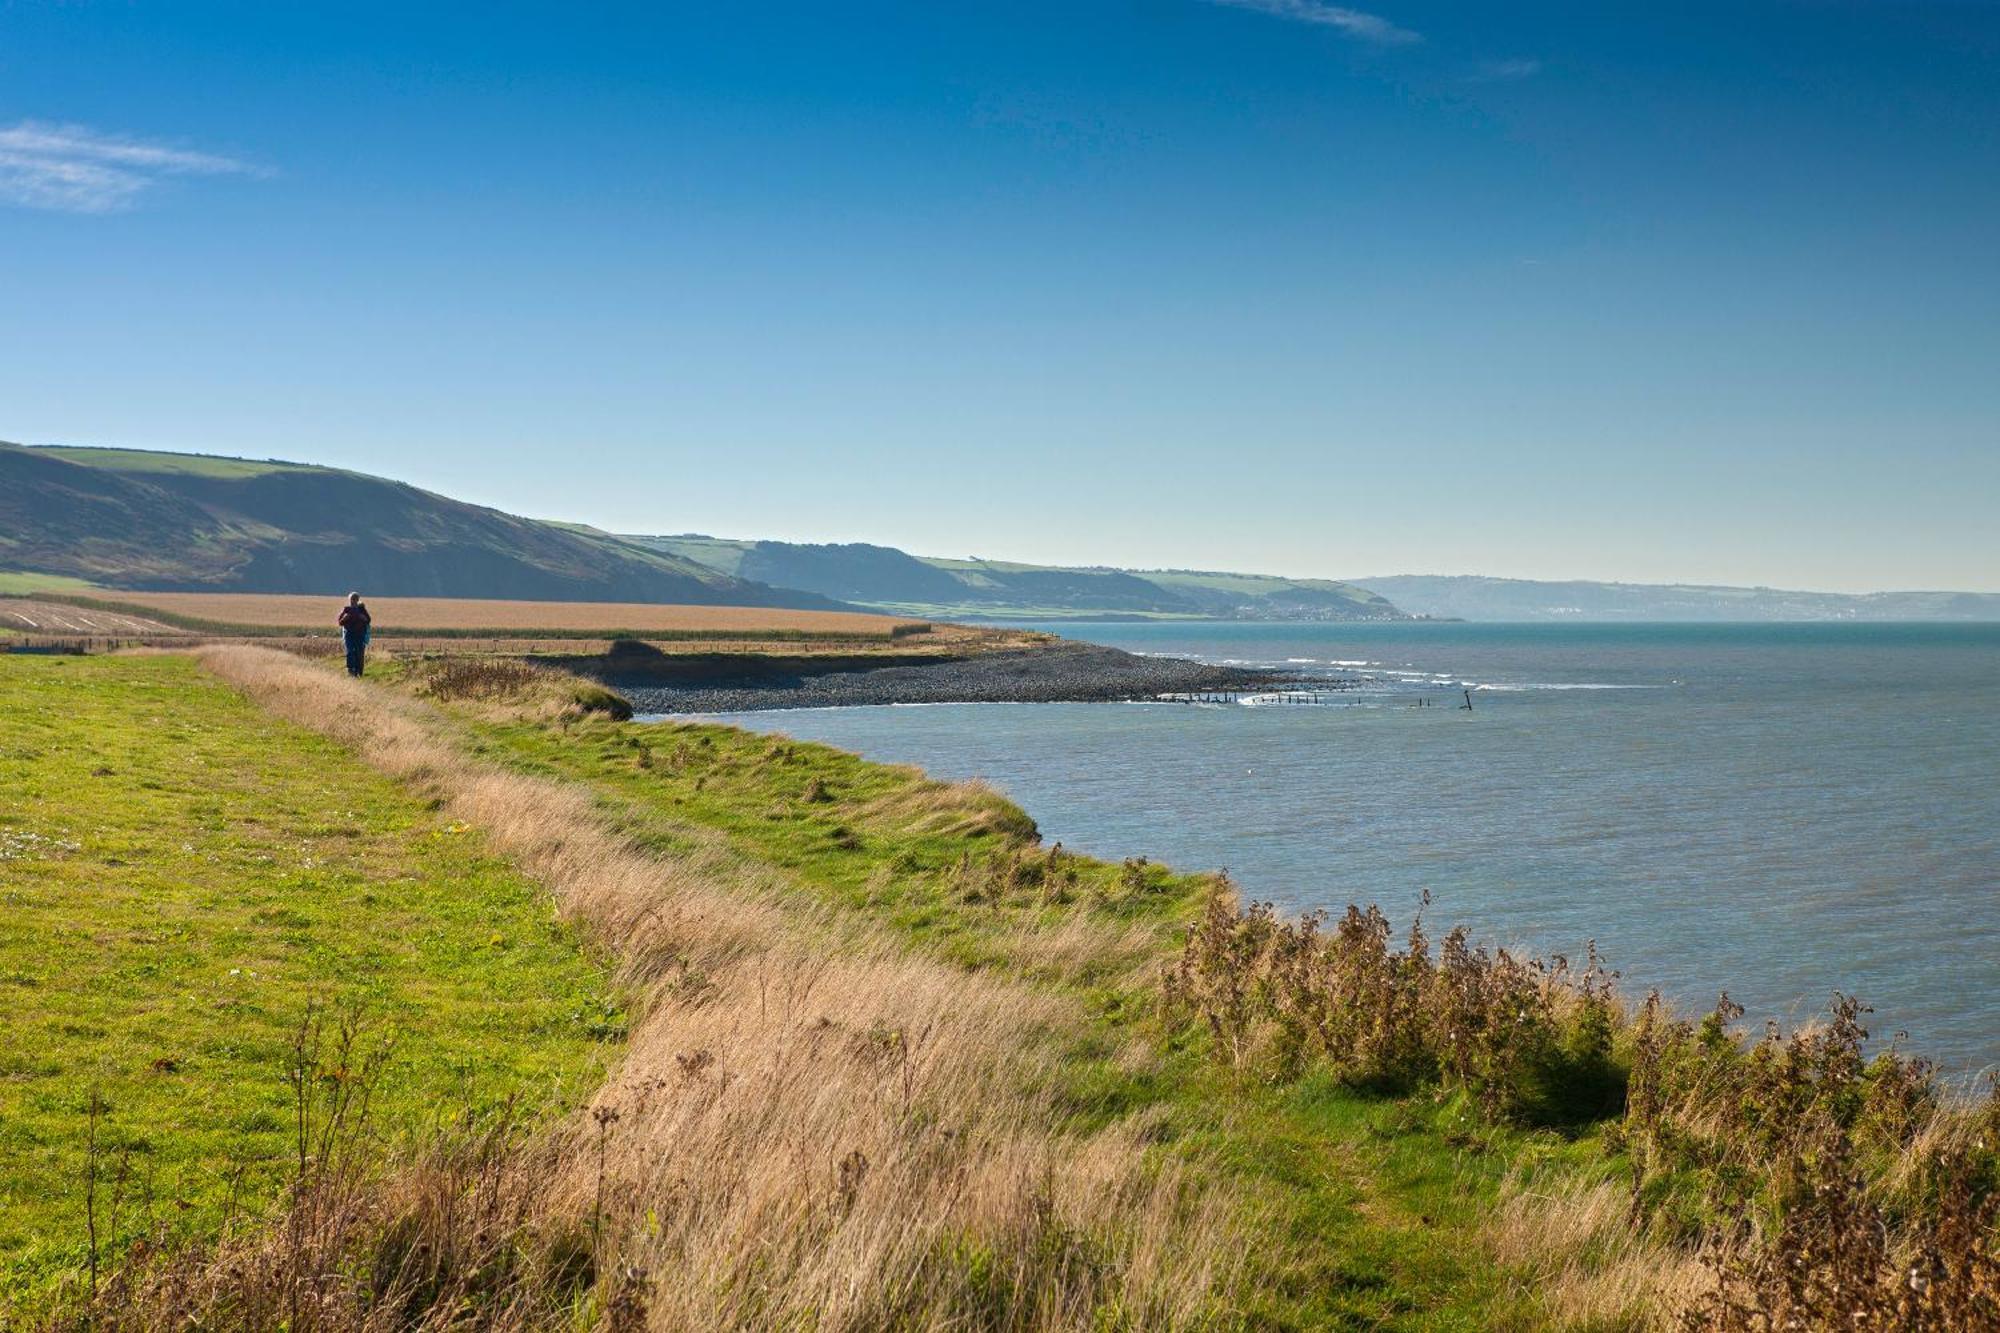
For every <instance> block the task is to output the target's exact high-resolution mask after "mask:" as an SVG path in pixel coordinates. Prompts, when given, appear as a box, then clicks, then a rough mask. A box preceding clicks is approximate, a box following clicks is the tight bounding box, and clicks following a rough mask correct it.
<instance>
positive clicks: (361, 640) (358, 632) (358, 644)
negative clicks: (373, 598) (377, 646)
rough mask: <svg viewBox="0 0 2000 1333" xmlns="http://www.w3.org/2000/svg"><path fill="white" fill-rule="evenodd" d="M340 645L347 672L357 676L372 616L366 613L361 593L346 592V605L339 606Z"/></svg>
mask: <svg viewBox="0 0 2000 1333" xmlns="http://www.w3.org/2000/svg"><path fill="white" fill-rule="evenodd" d="M337 623H338V624H339V626H340V646H341V647H343V648H345V649H346V650H347V674H348V675H350V676H359V675H360V674H361V668H362V666H363V665H364V663H363V660H362V659H364V658H365V657H366V656H367V655H368V627H369V625H371V624H373V623H374V617H373V616H371V615H369V614H368V607H367V606H366V605H365V604H364V603H363V602H362V600H361V594H360V593H358V592H351V593H349V594H347V605H346V606H343V607H341V608H340V619H339V621H338V622H337Z"/></svg>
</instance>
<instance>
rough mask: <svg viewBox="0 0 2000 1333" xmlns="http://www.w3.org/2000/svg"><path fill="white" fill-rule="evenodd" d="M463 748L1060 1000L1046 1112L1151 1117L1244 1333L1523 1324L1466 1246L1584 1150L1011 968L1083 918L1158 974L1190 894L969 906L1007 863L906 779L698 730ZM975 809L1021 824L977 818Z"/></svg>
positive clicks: (1141, 892) (525, 737)
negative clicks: (1211, 1037) (1241, 1280)
mask: <svg viewBox="0 0 2000 1333" xmlns="http://www.w3.org/2000/svg"><path fill="white" fill-rule="evenodd" d="M472 735H473V736H474V737H475V738H476V739H475V744H477V745H478V747H479V748H480V749H481V750H482V752H483V753H484V755H485V756H486V757H487V758H489V759H492V760H497V761H499V762H502V763H505V764H508V765H510V766H513V767H516V768H518V769H521V770H523V771H528V772H533V773H537V774H540V775H543V776H548V777H553V778H557V779H561V780H566V781H573V782H580V783H583V784H585V785H586V786H588V787H590V788H591V789H593V790H594V791H596V792H597V793H598V794H599V795H600V797H601V799H602V800H603V801H604V802H605V803H606V805H607V808H609V809H610V810H612V811H613V812H615V814H616V815H617V817H618V818H619V819H620V820H621V821H622V822H623V823H624V824H625V825H626V826H627V827H628V828H629V829H630V831H631V832H632V833H633V834H634V835H636V836H637V837H639V838H640V839H641V841H642V842H646V843H650V844H651V845H653V846H656V847H658V848H660V849H661V850H665V851H671V850H673V849H675V848H677V847H685V846H688V845H690V844H691V843H693V842H696V841H698V840H705V839H712V838H713V837H715V836H718V835H719V836H721V837H722V838H723V839H725V840H726V842H727V844H728V845H729V846H730V847H731V848H732V849H733V850H735V851H736V852H737V853H738V854H740V855H741V856H743V857H745V858H746V859H750V860H754V861H758V862H762V863H764V864H769V865H774V866H778V867H781V868H782V869H783V870H784V871H785V872H786V875H787V878H788V879H789V880H790V882H791V883H793V884H794V885H796V886H797V889H796V891H797V892H799V893H800V894H802V895H804V896H807V897H810V898H812V899H815V900H818V901H820V902H831V903H834V904H837V905H839V906H841V907H844V908H847V909H850V910H853V911H855V912H858V913H863V914H865V915H866V916H867V917H869V918H870V919H871V920H874V921H876V922H879V923H883V924H885V925H887V926H888V927H889V928H890V929H891V930H893V931H894V932H896V933H898V934H900V935H901V936H902V937H903V938H904V939H905V940H907V941H908V942H909V943H910V944H911V945H912V946H913V947H916V948H919V949H922V950H925V951H927V952H930V953H933V954H935V955H937V956H939V957H942V958H945V959H947V960H949V961H952V962H954V963H956V964H958V965H960V966H962V967H965V968H967V969H974V970H985V969H996V970H1000V971H1003V972H1008V973H1011V974H1014V975H1019V976H1024V977H1027V978H1029V979H1031V980H1033V981H1035V982H1037V983H1038V984H1043V985H1049V986H1054V987H1058V988H1061V989H1063V990H1065V991H1068V992H1070V993H1072V994H1074V995H1076V996H1077V997H1078V998H1080V999H1081V1000H1082V1001H1083V1002H1084V1003H1085V1005H1086V1006H1087V1008H1088V1011H1089V1013H1090V1014H1091V1019H1090V1022H1089V1025H1088V1027H1087V1028H1085V1029H1084V1030H1081V1031H1078V1032H1075V1033H1072V1034H1069V1035H1068V1037H1066V1038H1065V1039H1064V1040H1065V1041H1066V1045H1065V1046H1064V1047H1063V1055H1064V1058H1063V1060H1062V1061H1061V1063H1060V1064H1059V1066H1058V1072H1057V1074H1056V1075H1055V1077H1056V1078H1057V1079H1058V1081H1059V1083H1058V1088H1057V1090H1058V1092H1059V1093H1060V1100H1061V1103H1062V1104H1063V1105H1065V1106H1067V1107H1068V1108H1070V1110H1071V1113H1072V1114H1073V1115H1074V1116H1075V1117H1076V1120H1077V1122H1078V1124H1079V1125H1080V1126H1082V1125H1088V1124H1093V1123H1099V1122H1102V1121H1104V1120H1106V1119H1109V1118H1112V1117H1114V1116H1119V1115H1126V1114H1130V1113H1132V1112H1135V1111H1139V1110H1142V1109H1144V1110H1149V1111H1150V1112H1151V1113H1152V1114H1154V1115H1155V1116H1157V1117H1159V1119H1160V1124H1161V1129H1160V1132H1159V1137H1160V1138H1161V1140H1162V1143H1163V1146H1162V1148H1161V1149H1160V1151H1162V1152H1167V1153H1176V1154H1180V1155H1183V1156H1185V1157H1186V1158H1187V1160H1189V1161H1190V1162H1194V1163H1199V1164H1205V1165H1203V1166H1202V1167H1201V1169H1208V1170H1214V1171H1216V1172H1217V1173H1219V1175H1220V1176H1221V1177H1223V1178H1224V1180H1225V1182H1226V1184H1227V1185H1228V1186H1229V1188H1231V1189H1232V1190H1233V1191H1234V1192H1236V1193H1237V1194H1238V1195H1240V1196H1242V1197H1244V1198H1246V1199H1247V1200H1249V1201H1250V1204H1251V1206H1252V1207H1253V1209H1254V1210H1255V1211H1256V1213H1257V1215H1258V1217H1259V1221H1258V1224H1257V1239H1258V1242H1259V1243H1258V1246H1257V1250H1256V1253H1255V1254H1253V1255H1252V1256H1250V1263H1251V1267H1252V1280H1251V1281H1250V1282H1248V1283H1247V1284H1246V1291H1247V1292H1248V1293H1249V1297H1248V1299H1249V1300H1250V1307H1249V1309H1248V1310H1247V1312H1246V1313H1247V1314H1248V1315H1249V1317H1250V1319H1251V1326H1252V1327H1258V1328H1284V1329H1321V1328H1356V1329H1361V1328H1369V1329H1375V1328H1395V1329H1475V1328H1489V1327H1495V1326H1508V1325H1510V1324H1513V1325H1524V1324H1525V1323H1526V1322H1527V1316H1526V1315H1525V1314H1523V1313H1522V1309H1521V1306H1520V1301H1519V1298H1518V1297H1516V1296H1513V1295H1510V1294H1509V1290H1508V1275H1507V1274H1506V1273H1505V1272H1503V1271H1502V1270H1501V1269H1500V1268H1499V1267H1498V1266H1497V1265H1496V1264H1494V1263H1493V1262H1492V1261H1491V1260H1490V1259H1489V1258H1488V1257H1487V1256H1486V1254H1485V1253H1484V1251H1483V1249H1482V1247H1481V1244H1480V1243H1479V1241H1478V1239H1477V1235H1476V1233H1477V1230H1478V1228H1479V1226H1480V1225H1481V1222H1482V1219H1483V1218H1484V1217H1485V1216H1486V1215H1487V1213H1488V1212H1489V1210H1490V1208H1491V1206H1492V1205H1493V1203H1494V1202H1495V1200H1496V1199H1497V1197H1498V1194H1499V1188H1500V1182H1501V1180H1502V1178H1503V1177H1504V1176H1505V1174H1506V1173H1507V1171H1508V1170H1509V1169H1510V1168H1512V1167H1515V1166H1518V1165H1520V1164H1523V1163H1526V1162H1530V1161H1536V1162H1540V1161H1545V1160H1550V1159H1554V1160H1557V1161H1571V1162H1574V1163H1575V1164H1577V1165H1578V1167H1579V1169H1582V1168H1584V1167H1586V1166H1587V1165H1588V1164H1589V1163H1593V1162H1596V1161H1599V1160H1601V1157H1602V1153H1601V1150H1600V1149H1599V1148H1598V1147H1597V1146H1596V1144H1595V1142H1594V1140H1592V1139H1591V1138H1589V1137H1588V1136H1585V1137H1584V1138H1582V1139H1578V1140H1570V1139H1565V1138H1563V1137H1561V1136H1559V1135H1556V1134H1553V1133H1547V1132H1530V1131H1523V1130H1513V1129H1494V1128H1490V1127H1487V1126H1484V1125H1482V1124H1481V1123H1480V1122H1479V1119H1478V1117H1477V1116H1476V1114H1475V1113H1474V1111H1473V1109H1472V1108H1471V1107H1470V1106H1469V1105H1467V1104H1466V1103H1465V1102H1464V1101H1463V1099H1462V1098H1458V1097H1448V1098H1443V1099H1435V1098H1433V1097H1432V1096H1431V1095H1430V1094H1429V1093H1428V1092H1426V1093H1424V1094H1422V1095H1420V1096H1418V1097H1415V1098H1411V1099H1393V1098H1386V1097H1378V1096H1372V1095H1369V1094H1366V1093H1362V1092H1358V1091H1355V1090H1352V1089H1349V1088H1346V1087H1344V1086H1342V1085H1339V1084H1337V1083H1335V1082H1332V1081H1330V1080H1327V1079H1324V1078H1308V1079H1306V1080H1303V1081H1301V1082H1298V1083H1295V1084H1290V1085H1284V1086H1274V1085H1271V1084H1268V1083H1265V1082H1263V1081H1261V1080H1258V1079H1256V1078H1251V1077H1238V1076H1236V1075H1234V1074H1231V1073H1229V1072H1228V1071H1225V1070H1223V1069H1220V1068H1219V1067H1218V1066H1217V1065H1216V1064H1215V1062H1214V1061H1213V1060H1212V1059H1210V1058H1209V1055H1208V1053H1207V1048H1206V1042H1205V1041H1204V1040H1203V1039H1201V1038H1200V1037H1199V1035H1198V1034H1193V1033H1189V1032H1185V1031H1182V1032H1176V1031H1170V1030H1168V1029H1166V1028H1165V1027H1163V1025H1162V1024H1161V1022H1160V1019H1159V1017H1158V1010H1157V1005H1156V1003H1155V1001H1154V991H1153V987H1152V984H1151V982H1150V980H1147V981H1142V982H1141V983H1140V984H1138V985H1136V986H1131V987H1126V986H1123V985H1120V984H1117V983H1115V982H1114V980H1113V979H1114V978H1115V977H1117V976H1118V975H1120V973H1122V972H1123V970H1124V969H1123V967H1122V966H1120V965H1119V964H1118V962H1117V960H1109V959H1106V960H1101V964H1093V963H1091V962H1088V961H1086V962H1084V963H1081V964H1079V965H1077V966H1075V967H1073V968H1068V969H1064V968H1058V967H1051V966H1049V965H1048V964H1047V963H1046V962H1044V961H1042V960H1040V959H1038V958H1037V957H1036V956H1034V955H1033V954H1032V953H1031V952H1024V951H1023V949H1024V946H1023V943H1022V941H1023V939H1024V936H1023V935H1022V933H1021V932H1020V929H1019V928H1020V927H1022V926H1024V925H1028V924H1033V923H1038V922H1039V923H1048V922H1051V921H1053V920H1055V919H1056V918H1057V917H1059V916H1061V915H1063V914H1065V913H1068V912H1073V911H1088V912H1092V913H1095V914H1098V915H1100V916H1102V917H1105V918H1109V919H1115V920H1119V921H1122V922H1126V923H1130V924H1136V925H1148V924H1150V925H1152V926H1154V927H1156V928H1157V931H1156V936H1155V939H1156V945H1157V951H1158V952H1159V954H1160V956H1161V957H1165V956H1166V954H1167V953H1168V952H1169V951H1170V950H1171V949H1172V948H1173V947H1174V946H1175V942H1176V940H1177V939H1178V938H1179V925H1180V923H1182V922H1185V921H1187V920H1188V919H1189V918H1190V917H1192V915H1193V914H1194V911H1195V907H1196V904H1197V903H1198V902H1199V901H1200V900H1201V897H1202V895H1203V894H1204V893H1205V892H1206V891H1207V888H1208V885H1209V883H1210V881H1208V880H1207V879H1206V877H1202V876H1193V875H1182V874H1174V873H1171V872H1169V871H1168V870H1166V869H1165V868H1164V867H1160V866H1144V867H1133V868H1131V869H1128V868H1126V867H1122V866H1116V865H1108V864H1105V863H1103V862H1097V861H1091V860H1088V859H1086V858H1074V859H1073V860H1067V861H1066V864H1067V865H1068V866H1069V867H1070V868H1071V869H1073V870H1074V871H1075V874H1076V880H1075V883H1074V884H1073V886H1071V887H1070V888H1069V889H1068V890H1067V891H1066V892H1065V893H1064V894H1063V895H1062V896H1063V897H1065V898H1066V899H1067V901H1066V902H1054V903H1052V902H1050V901H1048V898H1049V895H1048V894H1047V892H1046V890H1045V887H1044V886H1041V885H1035V886H1029V887H1025V888H1021V889H1016V890H1006V891H1001V892H998V893H989V894H981V895H979V896H977V897H976V898H968V896H967V895H966V894H965V893H964V892H963V891H962V888H961V887H960V886H961V885H962V883H963V879H962V877H961V875H960V872H959V867H960V866H961V864H963V863H966V862H968V861H969V862H970V863H971V865H972V866H973V867H974V868H975V870H977V868H978V867H980V866H983V865H990V864H1004V863H1005V861H1006V859H1007V857H1008V855H1009V854H1010V853H1009V851H1008V845H1007V843H1006V842H1005V840H1004V839H1003V838H1000V837H998V836H996V835H995V834H993V833H991V832H985V833H975V832H967V831H965V830H964V829H962V828H960V829H953V828H942V829H940V828H935V827H926V826H925V821H923V820H915V821H913V820H911V819H910V818H909V817H907V816H906V815H902V814H898V813H896V811H895V809H894V804H895V800H896V798H897V797H898V796H899V794H900V795H905V796H907V795H908V794H909V793H910V792H911V791H912V789H913V788H916V787H917V786H918V785H919V784H920V783H922V781H923V779H922V777H921V775H919V774H917V773H916V772H915V771H914V770H911V769H906V768H892V767H887V766H883V765H878V764H873V763H869V762H867V761H864V760H862V759H859V758H857V757H855V756H853V755H851V754H847V753H844V752H842V751H838V750H834V749H831V748H829V747H826V746H820V745H813V744H805V743H798V742H792V741H787V740H774V739H772V738H770V737H767V736H759V735H754V734H752V733H748V732H743V731H739V730H736V729H733V728H728V727H719V726H712V725H703V724H642V725H623V726H621V725H617V724H614V723H609V722H598V721H590V722H584V723H581V724H577V725H574V726H571V727H569V728H566V729H559V728H554V727H549V726H543V725H539V724H529V723H492V722H486V723H476V724H473V725H472ZM994 811H995V813H996V817H997V818H1000V819H1005V818H1007V817H1009V815H1010V813H1011V817H1012V818H1016V819H1019V818H1022V816H1020V815H1019V814H1018V812H1014V811H1013V810H1012V807H1011V806H1008V805H1007V804H1006V803H1005V802H1002V801H999V800H998V799H997V798H996V800H995V802H994ZM1124 961H1125V962H1127V963H1129V962H1130V961H1131V960H1130V959H1129V958H1128V959H1126V960H1124ZM1133 1041H1139V1042H1143V1043H1146V1044H1148V1045H1150V1046H1152V1047H1153V1049H1155V1050H1156V1051H1157V1052H1159V1053H1160V1055H1161V1057H1162V1058H1161V1059H1160V1061H1159V1062H1158V1064H1157V1065H1156V1066H1155V1067H1153V1068H1152V1069H1150V1070H1147V1071H1143V1072H1137V1073H1135V1072H1133V1070H1132V1069H1131V1067H1130V1064H1129V1062H1128V1061H1126V1060H1124V1059H1123V1058H1121V1052H1122V1051H1124V1049H1125V1048H1126V1047H1127V1046H1128V1044H1129V1043H1131V1042H1133Z"/></svg>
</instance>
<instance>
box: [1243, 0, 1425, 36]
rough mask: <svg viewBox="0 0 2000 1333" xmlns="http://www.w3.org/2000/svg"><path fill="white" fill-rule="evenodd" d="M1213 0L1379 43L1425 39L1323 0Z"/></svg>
mask: <svg viewBox="0 0 2000 1333" xmlns="http://www.w3.org/2000/svg"><path fill="white" fill-rule="evenodd" d="M1210 3H1211V4H1218V5H1227V6H1228V7H1229V8H1231V9H1248V10H1252V11H1254V12H1256V13H1259V14H1269V15H1270V16H1271V17H1272V18H1280V19H1290V20H1292V21H1293V22H1294V23H1311V24H1315V25H1317V26H1319V27H1322V28H1338V29H1340V31H1342V32H1344V33H1346V34H1347V35H1348V36H1349V37H1353V38H1356V39H1357V40H1360V41H1364V42H1373V43H1375V44H1376V45H1378V46H1408V45H1409V44H1410V43H1412V42H1421V41H1422V40H1423V35H1422V34H1421V33H1415V32H1411V31H1410V30H1409V29H1408V28H1399V27H1397V26H1396V25H1395V24H1393V23H1391V22H1390V21H1389V20H1388V19H1385V18H1383V17H1382V16H1381V15H1379V14H1367V13H1363V12H1362V11H1361V10H1358V9H1347V8H1345V7H1343V6H1341V5H1329V4H1324V3H1322V0H1210Z"/></svg>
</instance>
